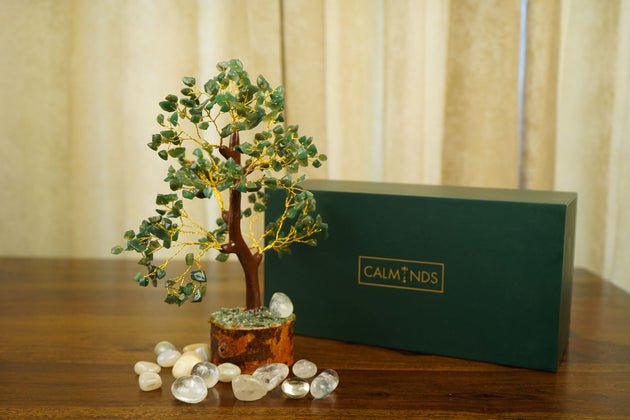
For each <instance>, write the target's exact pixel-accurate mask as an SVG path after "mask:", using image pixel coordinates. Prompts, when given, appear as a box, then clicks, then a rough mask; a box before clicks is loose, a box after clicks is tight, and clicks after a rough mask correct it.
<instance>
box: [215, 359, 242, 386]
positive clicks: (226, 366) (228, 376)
mask: <svg viewBox="0 0 630 420" xmlns="http://www.w3.org/2000/svg"><path fill="white" fill-rule="evenodd" d="M217 368H218V369H219V381H221V382H232V379H234V378H236V377H237V376H238V375H240V374H241V368H240V367H238V366H236V365H235V364H233V363H221V364H220V365H219V366H217Z"/></svg>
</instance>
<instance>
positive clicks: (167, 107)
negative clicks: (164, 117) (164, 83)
mask: <svg viewBox="0 0 630 420" xmlns="http://www.w3.org/2000/svg"><path fill="white" fill-rule="evenodd" d="M159 105H160V108H162V109H163V110H164V111H166V112H175V111H177V104H174V103H173V102H169V101H162V102H160V104H159Z"/></svg>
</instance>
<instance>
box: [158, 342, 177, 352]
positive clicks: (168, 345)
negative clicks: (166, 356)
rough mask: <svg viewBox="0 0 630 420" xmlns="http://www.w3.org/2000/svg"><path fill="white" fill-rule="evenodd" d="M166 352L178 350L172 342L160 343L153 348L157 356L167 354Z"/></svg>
mask: <svg viewBox="0 0 630 420" xmlns="http://www.w3.org/2000/svg"><path fill="white" fill-rule="evenodd" d="M166 350H177V348H176V347H175V346H174V345H173V343H171V342H170V341H160V342H159V343H157V344H156V345H155V347H154V348H153V352H154V353H155V355H156V356H159V355H160V353H162V352H165V351H166Z"/></svg>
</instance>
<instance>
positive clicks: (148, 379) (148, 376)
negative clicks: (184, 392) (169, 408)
mask: <svg viewBox="0 0 630 420" xmlns="http://www.w3.org/2000/svg"><path fill="white" fill-rule="evenodd" d="M138 385H139V386H140V389H141V390H143V391H153V390H154V389H158V388H160V387H161V386H162V378H161V377H160V375H159V374H157V373H156V372H143V373H141V374H140V376H139V377H138Z"/></svg>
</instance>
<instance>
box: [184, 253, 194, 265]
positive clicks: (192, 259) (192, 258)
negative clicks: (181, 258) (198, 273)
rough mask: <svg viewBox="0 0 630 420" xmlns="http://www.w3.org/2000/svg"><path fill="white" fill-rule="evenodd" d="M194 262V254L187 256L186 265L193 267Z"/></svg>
mask: <svg viewBox="0 0 630 420" xmlns="http://www.w3.org/2000/svg"><path fill="white" fill-rule="evenodd" d="M194 260H195V256H194V254H193V253H192V252H191V253H188V254H186V265H193V261H194Z"/></svg>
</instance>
